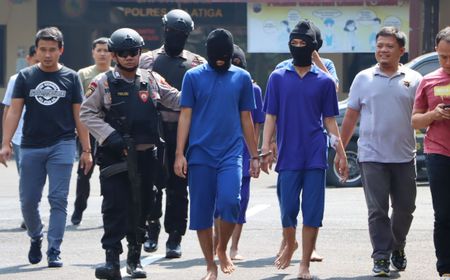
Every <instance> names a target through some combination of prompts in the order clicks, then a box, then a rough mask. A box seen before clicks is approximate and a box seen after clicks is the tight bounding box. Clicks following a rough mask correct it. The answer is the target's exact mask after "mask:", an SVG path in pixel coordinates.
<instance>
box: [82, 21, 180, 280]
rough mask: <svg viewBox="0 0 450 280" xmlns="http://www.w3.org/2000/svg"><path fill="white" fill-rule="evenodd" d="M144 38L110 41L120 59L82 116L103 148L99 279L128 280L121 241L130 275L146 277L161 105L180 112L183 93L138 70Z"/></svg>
mask: <svg viewBox="0 0 450 280" xmlns="http://www.w3.org/2000/svg"><path fill="white" fill-rule="evenodd" d="M143 45H144V40H143V39H142V37H141V36H140V35H139V34H138V33H137V32H136V31H135V30H133V29H130V28H122V29H118V30H116V31H115V32H113V33H112V35H111V37H110V39H109V40H108V48H109V51H110V52H112V55H113V59H114V60H115V61H116V67H115V69H114V70H111V71H108V72H106V73H103V74H100V75H99V76H97V77H96V78H95V79H94V80H93V81H92V82H91V84H90V85H89V88H88V90H87V92H86V97H87V99H86V100H85V101H84V102H83V104H82V106H81V113H80V117H81V120H82V122H83V123H84V124H85V125H86V126H87V127H88V129H89V131H90V133H91V134H92V135H93V136H94V137H95V138H96V140H97V142H98V143H99V144H100V146H99V147H98V151H97V152H98V154H97V158H98V164H99V165H100V184H101V194H102V196H103V203H102V213H103V225H104V235H103V237H102V240H101V242H102V247H103V249H105V251H106V264H105V265H103V266H100V267H97V268H96V270H95V276H96V277H97V278H99V279H122V278H121V273H120V262H119V255H120V254H121V253H122V245H121V240H122V239H123V238H124V237H126V238H127V241H128V255H127V273H128V274H130V275H131V278H146V272H145V271H144V270H143V268H142V266H141V263H140V255H141V247H142V242H143V241H144V236H145V217H146V215H145V213H148V211H149V208H150V207H152V205H153V204H154V196H153V194H154V192H153V186H154V178H155V175H156V174H155V170H156V167H157V166H158V163H157V156H156V155H157V150H156V146H157V144H158V143H159V141H160V133H159V116H158V114H159V113H158V111H157V103H159V102H161V103H164V105H165V106H166V107H168V108H171V109H177V108H178V106H179V105H178V103H179V92H178V90H176V89H175V88H172V87H171V86H170V85H168V84H167V83H166V82H165V81H164V79H163V78H162V77H161V76H160V75H158V74H157V73H152V72H151V71H148V70H143V69H138V63H139V57H140V55H141V48H142V46H143Z"/></svg>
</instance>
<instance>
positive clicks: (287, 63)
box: [270, 21, 339, 262]
mask: <svg viewBox="0 0 450 280" xmlns="http://www.w3.org/2000/svg"><path fill="white" fill-rule="evenodd" d="M309 23H310V24H311V28H312V30H313V31H314V32H315V34H316V41H317V47H316V49H315V50H314V51H313V53H312V63H313V65H312V66H311V67H314V68H317V69H319V70H321V71H323V72H325V73H327V74H329V75H330V76H331V78H332V79H333V80H334V83H335V84H336V93H337V91H338V89H339V78H338V76H337V72H336V67H335V66H334V63H333V61H332V60H331V59H328V58H323V57H320V55H319V50H320V48H321V47H322V44H323V40H322V33H321V32H320V29H319V28H318V27H317V26H316V25H315V24H314V23H313V22H312V21H309ZM292 65H293V59H292V58H289V59H286V60H284V61H282V62H280V63H278V64H277V66H275V69H280V68H284V67H288V68H289V67H293V66H292ZM328 142H329V141H328ZM270 148H271V150H272V151H273V152H274V154H275V155H276V145H275V143H274V142H273V143H272V146H271V147H270ZM327 157H328V155H327ZM285 246H286V240H284V238H283V239H282V241H281V245H280V249H279V251H278V254H277V257H278V256H280V255H281V253H282V252H283V249H284V247H285ZM296 247H297V245H296ZM322 260H323V257H322V256H320V255H319V254H318V253H317V251H316V246H315V245H314V250H313V253H312V255H311V261H312V262H321V261H322Z"/></svg>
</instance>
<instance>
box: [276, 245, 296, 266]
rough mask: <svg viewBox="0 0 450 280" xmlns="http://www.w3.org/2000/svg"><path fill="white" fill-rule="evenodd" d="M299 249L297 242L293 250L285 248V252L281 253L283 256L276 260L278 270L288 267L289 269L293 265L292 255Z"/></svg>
mask: <svg viewBox="0 0 450 280" xmlns="http://www.w3.org/2000/svg"><path fill="white" fill-rule="evenodd" d="M297 248H298V244H297V242H295V245H294V247H293V248H290V247H288V246H287V245H286V246H284V249H283V252H281V255H280V256H279V257H278V258H277V259H276V260H275V266H276V267H277V268H278V269H285V268H286V267H288V266H289V265H290V264H291V259H292V255H293V254H294V251H295V250H296V249H297Z"/></svg>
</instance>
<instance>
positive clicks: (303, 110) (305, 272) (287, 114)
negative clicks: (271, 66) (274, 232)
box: [262, 21, 348, 279]
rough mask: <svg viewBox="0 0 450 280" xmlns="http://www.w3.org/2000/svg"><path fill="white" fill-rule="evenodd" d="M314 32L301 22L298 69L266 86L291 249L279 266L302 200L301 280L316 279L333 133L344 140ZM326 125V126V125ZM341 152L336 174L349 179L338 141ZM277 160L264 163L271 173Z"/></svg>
mask: <svg viewBox="0 0 450 280" xmlns="http://www.w3.org/2000/svg"><path fill="white" fill-rule="evenodd" d="M316 44H317V42H316V37H315V32H314V31H313V30H312V29H311V25H310V22H309V21H300V22H299V23H298V24H297V25H296V27H295V28H294V29H293V30H292V32H291V34H290V41H289V49H290V51H291V55H292V57H293V64H291V65H290V66H288V67H285V68H281V69H277V70H274V71H273V72H272V74H271V75H270V77H269V81H268V84H267V90H266V96H265V102H264V110H265V112H266V121H265V124H264V134H263V135H264V137H263V146H262V152H263V154H265V153H268V152H269V147H270V141H271V139H272V137H273V134H274V131H275V126H276V131H277V135H276V138H277V147H278V151H279V154H278V161H277V165H276V168H275V170H276V171H277V172H278V173H279V175H278V182H277V194H278V198H279V204H280V212H281V221H282V225H283V236H284V238H285V240H286V246H285V248H284V250H283V252H282V253H281V255H280V256H279V257H278V258H277V259H276V261H275V265H276V266H277V268H279V269H285V268H287V267H288V266H289V265H290V262H291V258H292V255H293V253H294V250H295V232H296V227H297V216H298V212H299V208H300V193H301V195H302V197H301V198H302V201H301V202H302V203H301V209H302V215H303V230H302V233H303V234H302V241H303V242H302V246H303V256H302V261H301V263H300V267H299V273H298V278H301V279H311V274H310V271H309V264H310V259H311V254H312V251H313V248H314V244H315V240H316V238H317V233H318V229H319V227H321V226H322V219H323V212H324V200H325V171H326V168H327V158H326V154H327V136H326V132H325V131H324V127H323V125H324V126H325V128H326V130H327V132H328V133H331V134H334V135H335V136H337V137H338V138H339V131H338V126H337V123H336V120H335V116H336V115H338V114H339V110H338V104H337V96H336V87H335V83H334V81H333V80H332V79H331V78H330V76H329V75H328V74H325V73H324V72H323V71H319V70H318V69H317V68H316V67H312V56H311V55H312V52H313V51H314V50H315V47H316ZM322 124H323V125H322ZM335 147H336V150H337V151H336V152H337V153H338V154H340V155H342V157H343V158H342V160H341V161H340V162H338V163H337V169H338V170H339V171H340V173H341V176H342V177H343V178H344V179H345V178H346V176H347V173H348V169H347V161H346V158H345V152H344V148H343V146H342V143H341V142H340V141H339V140H338V141H337V143H336V144H335ZM272 160H273V158H272V156H271V155H269V156H268V158H267V160H266V159H264V161H263V162H262V169H263V170H264V171H268V167H269V166H270V165H271V162H272Z"/></svg>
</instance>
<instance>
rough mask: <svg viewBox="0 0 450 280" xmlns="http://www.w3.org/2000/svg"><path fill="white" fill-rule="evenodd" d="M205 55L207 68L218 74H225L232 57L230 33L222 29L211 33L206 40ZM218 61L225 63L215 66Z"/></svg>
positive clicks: (231, 37)
mask: <svg viewBox="0 0 450 280" xmlns="http://www.w3.org/2000/svg"><path fill="white" fill-rule="evenodd" d="M206 55H207V57H208V64H209V66H211V67H212V68H213V69H214V70H216V71H218V72H226V71H227V70H228V69H229V68H230V66H231V56H232V55H233V35H231V33H230V31H228V30H226V29H222V28H218V29H215V30H213V31H211V33H209V35H208V38H207V39H206ZM218 60H221V61H224V62H225V63H224V64H223V65H217V61H218Z"/></svg>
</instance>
